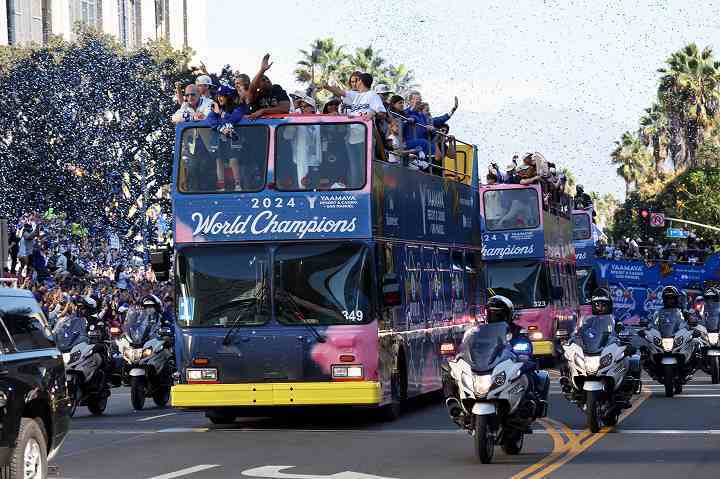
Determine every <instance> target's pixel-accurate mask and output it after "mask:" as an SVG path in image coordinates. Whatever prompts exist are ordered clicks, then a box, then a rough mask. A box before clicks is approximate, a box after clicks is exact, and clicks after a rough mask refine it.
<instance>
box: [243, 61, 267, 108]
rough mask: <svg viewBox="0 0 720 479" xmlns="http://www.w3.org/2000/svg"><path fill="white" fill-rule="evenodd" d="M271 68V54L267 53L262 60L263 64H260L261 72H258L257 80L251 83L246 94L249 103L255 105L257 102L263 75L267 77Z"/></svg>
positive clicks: (254, 79)
mask: <svg viewBox="0 0 720 479" xmlns="http://www.w3.org/2000/svg"><path fill="white" fill-rule="evenodd" d="M271 66H272V62H271V61H270V54H269V53H266V54H265V56H264V57H263V58H262V62H260V70H258V72H257V74H256V75H255V78H253V79H252V81H251V82H250V87H249V88H248V91H247V94H246V99H247V102H248V103H253V102H254V101H255V98H256V96H257V91H258V88H260V80H261V79H262V77H263V75H265V72H267V71H268V70H269V69H270V67H271Z"/></svg>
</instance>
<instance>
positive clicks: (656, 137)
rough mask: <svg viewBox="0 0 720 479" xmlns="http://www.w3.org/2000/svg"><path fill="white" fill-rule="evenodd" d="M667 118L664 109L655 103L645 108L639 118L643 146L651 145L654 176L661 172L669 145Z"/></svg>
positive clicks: (658, 175) (659, 174)
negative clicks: (643, 113)
mask: <svg viewBox="0 0 720 479" xmlns="http://www.w3.org/2000/svg"><path fill="white" fill-rule="evenodd" d="M668 136H669V130H668V118H667V115H666V114H665V111H664V110H663V109H662V108H661V107H660V105H658V104H657V103H653V105H652V106H651V107H650V108H646V109H645V115H643V116H642V117H641V118H640V138H641V140H642V142H643V144H644V145H645V146H650V147H652V151H653V166H654V168H655V176H657V177H660V176H662V173H663V165H664V164H665V159H666V158H667V154H668V145H669V138H668Z"/></svg>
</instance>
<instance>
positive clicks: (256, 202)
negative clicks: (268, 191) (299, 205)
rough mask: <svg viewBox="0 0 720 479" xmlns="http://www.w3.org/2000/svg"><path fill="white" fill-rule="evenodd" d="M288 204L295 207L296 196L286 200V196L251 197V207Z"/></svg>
mask: <svg viewBox="0 0 720 479" xmlns="http://www.w3.org/2000/svg"><path fill="white" fill-rule="evenodd" d="M285 206H287V207H288V208H295V198H290V199H288V200H287V201H285V198H263V199H260V198H251V199H250V207H251V208H255V209H257V208H260V207H262V208H283V207H285Z"/></svg>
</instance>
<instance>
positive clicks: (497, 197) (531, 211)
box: [483, 188, 540, 231]
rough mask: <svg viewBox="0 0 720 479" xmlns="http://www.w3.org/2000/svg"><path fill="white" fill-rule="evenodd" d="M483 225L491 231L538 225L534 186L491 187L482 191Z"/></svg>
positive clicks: (536, 197) (538, 213)
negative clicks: (483, 206) (499, 188)
mask: <svg viewBox="0 0 720 479" xmlns="http://www.w3.org/2000/svg"><path fill="white" fill-rule="evenodd" d="M483 203H484V205H485V225H486V226H487V229H489V230H491V231H496V230H510V229H527V228H536V227H537V226H539V225H540V210H539V208H538V195H537V191H536V190H535V189H534V188H515V189H507V190H496V189H491V190H487V191H485V193H483Z"/></svg>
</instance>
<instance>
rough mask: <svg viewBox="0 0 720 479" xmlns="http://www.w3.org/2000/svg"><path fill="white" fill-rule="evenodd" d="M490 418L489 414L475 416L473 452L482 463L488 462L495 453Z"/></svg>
mask: <svg viewBox="0 0 720 479" xmlns="http://www.w3.org/2000/svg"><path fill="white" fill-rule="evenodd" d="M491 418H492V416H489V415H483V416H475V435H474V439H475V454H477V457H478V459H480V462H481V463H483V464H490V463H491V462H492V459H493V454H494V453H495V435H494V434H493V431H492V423H491Z"/></svg>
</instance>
